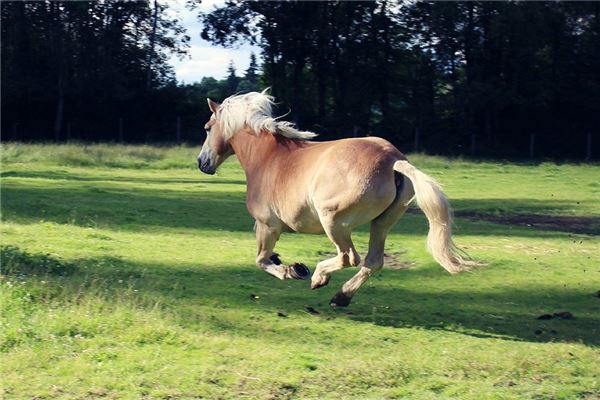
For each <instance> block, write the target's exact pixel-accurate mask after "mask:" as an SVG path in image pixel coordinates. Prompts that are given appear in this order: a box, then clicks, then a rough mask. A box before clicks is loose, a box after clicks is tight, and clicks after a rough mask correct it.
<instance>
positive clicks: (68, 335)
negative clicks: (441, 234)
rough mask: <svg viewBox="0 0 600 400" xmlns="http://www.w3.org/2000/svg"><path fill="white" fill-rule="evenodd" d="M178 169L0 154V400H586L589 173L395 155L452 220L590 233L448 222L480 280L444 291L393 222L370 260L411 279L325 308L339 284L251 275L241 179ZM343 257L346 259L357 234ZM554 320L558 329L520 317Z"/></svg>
mask: <svg viewBox="0 0 600 400" xmlns="http://www.w3.org/2000/svg"><path fill="white" fill-rule="evenodd" d="M197 151H198V149H196V148H188V147H152V146H119V145H90V146H83V145H75V144H72V145H61V146H56V145H23V144H10V143H9V144H3V145H2V148H1V156H2V188H1V194H2V198H1V200H2V225H1V234H2V259H1V261H2V273H3V275H2V279H1V280H0V291H1V293H0V299H1V300H0V301H1V311H0V312H1V315H0V324H1V325H0V351H1V352H0V357H1V362H0V376H1V378H0V397H1V398H4V399H26V398H38V399H42V398H43V399H53V398H56V399H88V398H114V399H129V398H132V399H137V398H149V399H163V398H172V399H173V398H176V399H195V398H209V399H212V398H222V399H238V398H257V399H269V398H272V399H286V398H290V399H292V398H293V399H296V398H315V399H316V398H324V399H346V398H356V399H365V398H371V399H381V398H409V399H440V398H442V399H443V398H447V399H450V398H456V399H524V398H525V399H579V398H582V399H596V398H598V397H599V396H600V376H599V375H600V373H599V368H598V365H600V351H599V346H600V329H599V328H600V298H598V297H596V295H595V294H596V293H597V292H598V291H599V290H600V251H598V249H599V248H600V239H599V237H598V234H599V233H600V230H599V229H598V224H597V220H598V217H600V167H599V166H598V165H574V164H564V165H557V164H553V163H540V164H520V165H514V164H509V163H500V162H486V161H481V162H471V161H466V160H456V159H454V160H452V159H445V158H439V157H428V156H424V155H414V156H412V157H410V159H411V161H412V162H413V163H414V164H415V165H416V166H418V167H419V168H421V169H423V170H424V171H425V172H427V173H429V174H430V175H432V176H434V177H436V178H437V179H438V180H440V181H441V182H442V183H443V184H444V186H445V190H446V192H447V194H448V195H449V197H450V198H451V201H452V204H453V205H454V206H455V208H456V209H457V211H458V215H461V214H460V212H463V213H464V212H474V213H476V214H477V215H480V216H486V215H490V216H496V217H498V216H505V215H520V214H527V215H535V214H537V215H549V216H573V217H580V218H595V220H594V221H595V222H594V221H593V223H592V224H591V225H590V228H589V229H588V234H577V233H573V232H570V230H571V229H570V227H569V226H568V225H565V226H564V227H561V229H560V230H542V229H538V228H536V227H535V226H520V225H507V224H494V223H490V222H486V220H485V218H482V219H481V220H473V219H468V220H467V219H462V218H457V230H456V239H457V242H458V243H459V244H460V245H462V246H463V247H464V248H466V249H467V250H468V251H469V252H470V253H471V254H472V255H473V256H474V257H475V258H477V259H480V260H483V261H485V262H487V263H489V266H487V267H485V268H481V269H479V270H477V271H475V272H473V273H467V274H461V275H458V276H450V275H448V274H447V273H446V272H445V271H444V270H443V269H442V268H441V267H439V266H438V265H436V264H435V262H434V261H433V260H432V259H431V257H430V256H429V255H428V254H427V253H426V251H425V235H426V230H427V223H426V221H425V219H424V217H423V216H422V215H421V214H420V213H414V214H413V213H411V214H407V215H406V216H404V217H403V218H402V219H401V220H400V222H399V223H398V225H397V226H396V227H395V228H394V230H393V232H392V233H391V234H390V236H389V239H388V245H387V253H389V254H393V255H394V256H395V257H396V258H398V259H399V260H400V261H402V262H407V263H410V264H411V265H412V267H411V268H409V269H407V270H390V269H387V270H386V269H385V268H384V270H383V271H382V273H380V274H378V275H377V276H375V277H374V278H372V279H371V280H370V281H369V282H368V283H367V284H366V285H365V287H363V288H362V289H361V290H360V292H359V293H358V294H357V296H356V297H355V300H354V303H353V304H352V305H351V306H350V307H349V308H348V309H330V308H329V306H328V302H329V299H330V298H331V296H332V295H333V294H334V293H335V292H336V291H337V289H338V288H339V287H340V285H341V284H342V283H343V282H344V281H345V280H347V279H348V278H349V277H350V276H351V275H352V274H353V273H354V272H355V270H353V269H348V270H345V271H342V272H339V273H337V274H334V275H333V277H332V279H331V282H330V284H329V286H327V287H325V288H322V289H319V290H316V291H311V290H310V289H309V284H308V282H305V281H278V280H276V279H275V278H272V277H271V276H268V275H266V274H265V273H263V272H261V271H259V270H258V269H257V268H256V267H255V266H254V263H253V260H254V257H255V254H254V253H255V242H254V236H253V232H252V227H253V221H252V219H251V218H250V216H249V215H248V213H247V211H246V209H245V205H244V198H245V186H244V174H243V172H242V171H241V169H240V168H239V166H238V164H237V163H236V162H234V161H231V162H227V163H226V164H225V165H223V167H222V168H221V170H220V171H219V173H218V174H217V175H216V176H206V175H203V174H201V173H199V172H198V171H197V170H196V166H195V155H196V153H197ZM354 239H355V243H356V244H357V247H358V249H359V251H360V252H361V253H362V254H363V255H364V252H365V250H366V246H367V242H368V230H367V228H366V227H363V228H361V229H359V230H357V231H356V233H355V235H354ZM332 250H333V247H332V245H331V244H330V243H329V242H328V240H327V238H325V237H324V236H310V235H298V234H293V235H292V234H285V235H283V236H282V238H281V240H280V242H279V244H278V246H277V251H278V252H279V253H280V254H281V255H282V258H283V260H284V262H294V261H301V262H304V263H306V264H307V265H309V266H310V267H311V269H314V265H315V264H316V263H317V262H318V261H319V260H320V259H321V258H323V257H325V256H324V253H329V252H331V251H332ZM307 306H310V307H313V308H315V309H316V310H318V312H319V314H310V313H308V312H306V309H305V307H307ZM560 311H569V312H571V313H572V314H573V315H574V318H573V319H560V318H554V319H550V320H538V319H536V317H538V316H540V315H542V314H547V313H554V312H560ZM278 313H280V314H282V315H285V316H279V315H278Z"/></svg>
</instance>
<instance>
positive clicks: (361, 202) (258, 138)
mask: <svg viewBox="0 0 600 400" xmlns="http://www.w3.org/2000/svg"><path fill="white" fill-rule="evenodd" d="M272 104H273V97H271V96H269V95H267V94H265V92H262V93H257V92H253V93H248V94H243V95H236V96H231V97H229V98H227V99H226V100H225V101H223V103H222V104H218V103H215V102H214V101H212V100H210V99H208V106H209V107H210V110H211V111H212V112H213V114H212V116H211V117H210V120H209V121H208V122H207V123H206V125H205V127H204V128H205V129H206V132H207V135H208V136H207V138H206V141H205V142H204V145H203V146H202V151H201V152H200V154H199V156H198V166H199V168H200V170H201V171H202V172H205V173H207V174H214V173H215V171H216V170H217V168H218V167H219V165H221V163H222V162H223V161H224V160H225V159H226V158H227V157H229V156H230V155H232V154H235V155H236V156H237V158H238V160H239V162H240V164H241V165H242V168H243V169H244V172H245V173H246V180H247V201H246V203H247V206H248V211H249V212H250V214H251V215H252V216H253V217H254V219H255V220H256V224H255V230H256V240H257V244H258V255H257V257H256V263H257V264H258V266H259V267H260V268H261V269H262V270H264V271H266V272H268V273H269V274H271V275H274V276H276V277H277V278H279V279H288V278H295V279H307V278H308V277H309V276H310V271H309V270H308V269H307V268H306V267H305V266H304V265H302V264H294V265H291V266H285V265H282V264H281V262H280V261H279V258H278V255H277V254H276V253H273V249H274V247H275V243H276V242H277V240H278V239H279V235H280V234H281V232H282V231H296V232H304V233H325V234H326V235H327V236H328V237H329V239H330V240H331V241H332V242H333V244H334V245H335V247H336V250H337V255H336V256H335V257H333V258H330V259H328V260H323V261H321V262H319V263H318V264H317V267H316V269H315V272H314V274H313V275H312V278H311V288H313V289H315V288H319V287H321V286H324V285H327V283H328V282H329V277H330V275H331V274H332V273H333V272H335V271H339V270H341V269H343V268H346V267H350V266H358V265H359V264H360V256H359V255H358V253H357V252H356V249H355V248H354V245H353V244H352V239H351V234H352V230H353V229H354V228H355V227H356V226H358V225H362V224H365V223H367V222H371V234H370V239H369V251H368V253H367V256H366V257H365V260H364V263H363V266H362V267H361V268H360V270H359V271H358V273H357V274H356V275H354V276H353V277H352V278H351V279H350V280H349V281H348V282H346V283H345V284H344V285H343V287H342V289H341V290H340V291H339V292H338V293H337V294H336V295H335V296H334V297H333V298H332V299H331V303H330V304H331V305H332V306H347V305H348V304H350V301H351V299H352V296H354V294H355V293H356V291H357V290H358V289H359V288H360V287H361V285H362V284H364V283H365V281H367V279H368V278H369V276H371V275H372V274H373V273H375V272H376V271H378V270H379V269H381V268H382V267H383V251H384V244H385V238H386V236H387V234H388V232H389V230H390V228H391V227H392V226H393V225H394V224H395V223H396V221H398V219H399V218H400V216H401V215H402V214H403V213H404V212H405V211H406V209H407V208H408V206H409V204H410V203H411V201H412V200H413V198H414V197H415V194H416V199H417V203H418V205H419V207H420V208H421V209H422V210H423V211H424V212H425V215H426V216H427V219H428V220H429V234H428V237H427V245H428V249H429V252H430V253H431V255H432V256H433V258H434V259H435V260H436V261H437V262H438V263H439V264H441V266H442V267H444V268H445V269H446V270H447V271H448V272H450V273H452V274H454V273H458V272H461V271H464V270H467V269H468V268H469V267H471V266H473V265H475V264H476V263H475V262H473V261H469V260H467V259H466V258H463V257H462V256H461V254H460V253H461V252H460V251H459V250H458V249H457V247H456V246H455V245H454V242H453V241H452V236H451V235H452V234H451V225H452V217H451V210H450V206H449V204H448V200H447V199H446V196H445V195H444V194H443V193H442V191H441V190H440V187H439V186H438V184H437V183H436V182H435V181H434V180H433V179H432V178H430V177H429V176H427V175H425V174H424V173H423V172H421V171H419V170H418V169H416V168H415V167H414V166H412V165H411V164H410V163H409V162H408V161H407V160H406V157H404V155H403V154H402V153H400V151H398V150H397V149H396V148H395V147H394V146H393V145H392V144H390V143H389V142H387V141H386V140H384V139H381V138H377V137H367V138H354V139H341V140H334V141H329V142H312V141H309V140H308V139H311V138H313V137H315V136H316V135H315V134H314V133H312V132H303V131H299V130H297V129H296V128H294V126H293V125H292V124H290V123H289V122H284V121H278V120H277V119H276V118H273V116H272ZM405 178H408V179H405Z"/></svg>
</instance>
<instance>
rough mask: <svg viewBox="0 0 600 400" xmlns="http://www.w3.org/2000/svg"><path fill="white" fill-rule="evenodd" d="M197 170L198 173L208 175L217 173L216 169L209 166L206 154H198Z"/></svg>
mask: <svg viewBox="0 0 600 400" xmlns="http://www.w3.org/2000/svg"><path fill="white" fill-rule="evenodd" d="M198 168H199V169H200V171H202V172H204V173H205V174H209V175H214V174H215V172H216V171H217V169H216V168H215V167H213V166H212V165H211V163H210V159H209V158H208V157H207V156H206V154H200V157H198Z"/></svg>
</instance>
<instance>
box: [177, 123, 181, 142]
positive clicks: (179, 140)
mask: <svg viewBox="0 0 600 400" xmlns="http://www.w3.org/2000/svg"><path fill="white" fill-rule="evenodd" d="M179 143H181V117H180V116H177V144H179Z"/></svg>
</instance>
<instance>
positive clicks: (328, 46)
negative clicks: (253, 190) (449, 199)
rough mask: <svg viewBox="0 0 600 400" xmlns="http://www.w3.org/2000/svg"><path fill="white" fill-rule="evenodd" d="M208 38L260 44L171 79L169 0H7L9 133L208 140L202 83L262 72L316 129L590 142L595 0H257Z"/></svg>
mask: <svg viewBox="0 0 600 400" xmlns="http://www.w3.org/2000/svg"><path fill="white" fill-rule="evenodd" d="M187 5H188V7H189V8H190V9H195V10H196V12H198V19H199V21H200V22H201V23H202V24H203V31H202V37H203V38H204V39H205V40H208V41H210V42H212V43H213V44H215V45H219V46H225V47H235V46H238V45H240V44H242V43H244V42H250V43H253V44H255V45H257V46H258V47H259V48H260V50H261V51H260V54H259V55H258V59H257V57H255V56H254V55H253V58H252V61H251V63H250V67H249V68H248V69H247V70H245V71H236V68H235V66H234V65H233V64H230V65H223V71H227V78H226V79H223V80H216V79H214V78H204V79H203V80H202V81H201V82H197V83H194V84H187V85H183V84H178V83H177V82H176V80H175V78H174V73H173V70H172V67H171V66H169V65H168V57H169V55H171V54H179V55H185V53H186V50H187V47H188V43H189V37H188V36H187V33H186V31H185V29H184V27H183V26H182V25H181V24H180V22H178V21H177V20H176V19H174V18H169V15H170V14H169V13H168V12H167V9H168V7H169V2H167V1H164V0H161V1H157V0H152V1H132V2H120V1H97V2H67V1H52V2H50V1H38V2H16V1H15V2H2V5H1V7H2V12H1V16H2V41H1V42H2V49H1V50H2V137H3V139H4V140H6V139H18V140H69V139H71V140H73V139H77V140H93V141H98V140H124V141H159V142H164V141H175V140H187V141H190V142H195V143H199V142H200V141H202V137H201V127H202V125H203V124H204V121H205V120H206V119H207V118H208V111H207V109H206V107H205V100H204V99H205V97H207V96H210V97H213V98H214V99H215V100H222V99H223V98H225V97H227V96H228V95H231V94H234V93H238V92H245V91H251V90H257V89H259V88H264V87H267V86H268V87H271V90H272V94H273V95H274V96H276V98H277V99H278V100H279V101H281V105H280V107H279V112H280V113H282V114H284V113H286V112H288V110H291V113H290V115H288V116H287V117H286V118H288V119H291V120H293V121H294V122H296V123H297V124H298V125H299V126H300V127H301V128H303V129H310V130H314V131H316V132H318V133H320V134H321V136H320V138H321V139H333V138H339V137H348V136H364V135H378V136H383V137H385V138H387V139H389V140H391V141H392V142H394V143H395V144H397V145H398V146H399V147H400V148H401V150H404V151H412V150H419V151H427V152H431V153H439V154H465V155H470V154H472V155H477V156H501V157H527V156H534V157H556V158H586V157H590V156H591V157H598V156H599V153H600V151H598V150H597V148H598V147H600V143H599V142H600V135H598V131H599V130H600V3H598V2H554V1H553V2H514V1H513V2H395V1H387V0H377V1H372V2H367V1H364V2H342V1H330V2H302V1H300V2H298V1H287V2H254V1H240V0H235V1H226V2H225V3H224V4H223V5H221V6H220V7H216V8H214V9H213V10H212V11H211V12H209V13H201V12H199V11H198V8H197V5H198V2H197V1H196V2H194V1H188V2H187Z"/></svg>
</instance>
